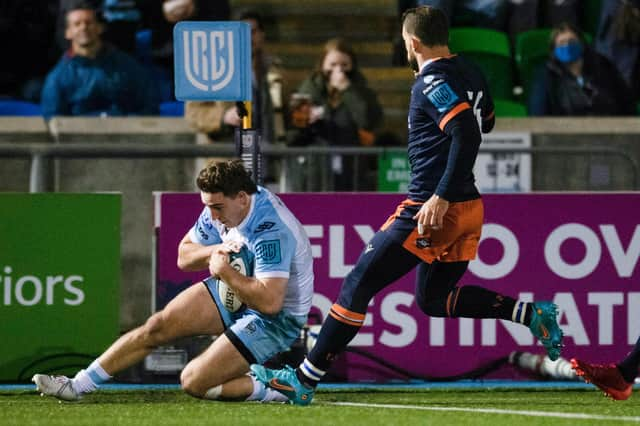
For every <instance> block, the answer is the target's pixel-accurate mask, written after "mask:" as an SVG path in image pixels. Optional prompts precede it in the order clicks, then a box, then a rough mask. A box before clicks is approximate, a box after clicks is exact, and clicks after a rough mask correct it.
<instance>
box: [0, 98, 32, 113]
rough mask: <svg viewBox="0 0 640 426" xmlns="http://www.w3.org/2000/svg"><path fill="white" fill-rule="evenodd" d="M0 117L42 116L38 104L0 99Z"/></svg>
mask: <svg viewBox="0 0 640 426" xmlns="http://www.w3.org/2000/svg"><path fill="white" fill-rule="evenodd" d="M0 115H17V116H23V117H33V116H38V115H42V109H41V108H40V105H39V104H34V103H33V102H26V101H20V100H18V99H0Z"/></svg>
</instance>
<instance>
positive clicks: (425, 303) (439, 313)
mask: <svg viewBox="0 0 640 426" xmlns="http://www.w3.org/2000/svg"><path fill="white" fill-rule="evenodd" d="M416 304H417V305H418V307H419V308H420V310H421V311H422V312H424V313H425V314H427V315H429V316H430V317H446V316H447V312H446V299H435V298H427V297H426V296H420V295H417V296H416Z"/></svg>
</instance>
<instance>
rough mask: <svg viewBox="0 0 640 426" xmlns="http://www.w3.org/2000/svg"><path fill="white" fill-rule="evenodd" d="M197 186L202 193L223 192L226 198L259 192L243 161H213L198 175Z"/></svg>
mask: <svg viewBox="0 0 640 426" xmlns="http://www.w3.org/2000/svg"><path fill="white" fill-rule="evenodd" d="M196 184H197V185H198V188H199V189H200V190H201V191H202V192H206V193H209V194H214V193H217V192H222V194H223V195H224V196H225V197H235V196H236V195H238V193H239V192H241V191H244V192H246V193H247V194H254V193H256V192H258V187H257V186H256V184H255V182H254V181H253V180H252V179H251V175H250V174H249V172H248V171H247V169H246V168H245V167H244V164H243V162H242V160H228V161H211V162H210V163H209V164H207V165H206V166H205V168H204V169H202V170H201V171H200V173H199V174H198V178H197V179H196Z"/></svg>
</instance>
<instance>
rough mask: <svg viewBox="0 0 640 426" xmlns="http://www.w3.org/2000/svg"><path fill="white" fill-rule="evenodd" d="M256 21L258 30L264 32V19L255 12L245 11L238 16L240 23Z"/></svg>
mask: <svg viewBox="0 0 640 426" xmlns="http://www.w3.org/2000/svg"><path fill="white" fill-rule="evenodd" d="M248 20H252V21H256V24H257V25H258V29H259V30H260V31H262V32H264V18H263V17H262V15H261V14H260V13H259V12H257V11H255V10H245V11H243V12H242V13H240V15H239V16H238V21H248Z"/></svg>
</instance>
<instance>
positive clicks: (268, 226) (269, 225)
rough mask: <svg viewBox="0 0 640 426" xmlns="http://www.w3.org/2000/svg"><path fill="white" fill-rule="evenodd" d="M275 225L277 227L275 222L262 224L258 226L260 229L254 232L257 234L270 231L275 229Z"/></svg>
mask: <svg viewBox="0 0 640 426" xmlns="http://www.w3.org/2000/svg"><path fill="white" fill-rule="evenodd" d="M274 225H275V222H269V221H267V222H262V223H261V224H260V225H258V227H257V228H256V230H255V231H254V232H255V233H256V234H257V233H258V232H262V231H266V230H268V229H271V228H273V226H274Z"/></svg>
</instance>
